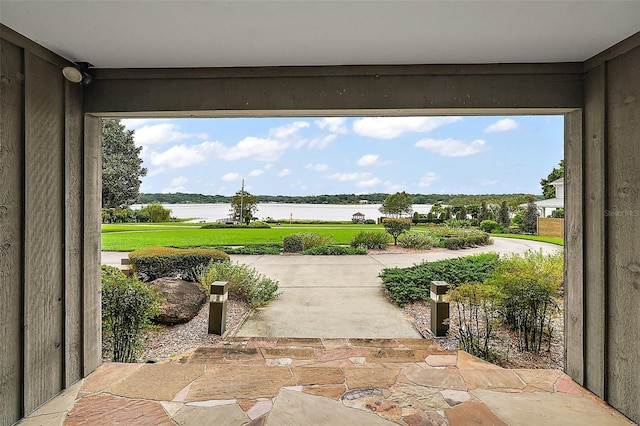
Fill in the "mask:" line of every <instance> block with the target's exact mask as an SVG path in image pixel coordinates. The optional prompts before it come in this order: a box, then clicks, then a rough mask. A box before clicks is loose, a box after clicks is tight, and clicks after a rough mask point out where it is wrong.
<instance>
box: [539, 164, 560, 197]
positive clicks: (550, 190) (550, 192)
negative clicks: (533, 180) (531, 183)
mask: <svg viewBox="0 0 640 426" xmlns="http://www.w3.org/2000/svg"><path fill="white" fill-rule="evenodd" d="M558 166H559V168H557V169H556V168H555V167H554V168H553V170H552V171H551V173H549V176H547V178H546V179H541V180H540V186H541V187H542V195H543V196H544V199H545V200H547V199H549V198H553V197H555V195H556V190H555V188H554V187H553V185H549V184H550V183H551V182H553V181H554V180H558V179H560V178H561V177H564V160H560V163H559V164H558Z"/></svg>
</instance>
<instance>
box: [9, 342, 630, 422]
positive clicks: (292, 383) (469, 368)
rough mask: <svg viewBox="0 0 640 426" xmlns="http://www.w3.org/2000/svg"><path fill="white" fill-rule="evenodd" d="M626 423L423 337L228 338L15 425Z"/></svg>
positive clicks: (552, 375)
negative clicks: (445, 349)
mask: <svg viewBox="0 0 640 426" xmlns="http://www.w3.org/2000/svg"><path fill="white" fill-rule="evenodd" d="M63 424H64V425H67V426H71V425H91V426H102V425H141V426H146V425H167V426H169V425H176V424H177V425H181V426H200V425H225V426H241V425H245V426H293V425H304V426H328V425H331V426H334V425H335V426H359V425H367V426H368V425H371V426H375V425H379V426H392V425H403V426H414V425H437V426H446V425H449V426H467V425H487V426H489V425H494V426H495V425H497V426H503V425H514V426H519V425H523V426H539V425H576V426H578V425H579V426H582V425H607V426H618V425H621V426H622V425H630V424H632V423H631V422H629V421H628V420H627V419H626V418H625V417H624V416H622V415H621V414H620V413H618V412H616V411H615V410H613V409H612V408H610V407H608V406H607V405H606V404H605V403H603V402H602V401H601V400H599V399H598V398H596V397H595V396H594V395H592V394H591V393H589V392H587V391H586V390H584V389H583V388H581V387H580V386H578V385H577V384H576V383H574V382H573V381H572V380H571V379H570V378H569V377H568V376H566V375H565V374H564V373H562V372H561V371H557V370H504V369H501V368H500V367H497V366H495V365H492V364H488V363H486V362H484V361H481V360H479V359H477V358H474V357H472V356H470V355H469V354H467V353H466V352H464V351H453V352H443V351H441V350H440V349H439V348H438V345H437V344H435V343H434V342H432V341H430V340H425V339H373V340H371V339H285V338H280V339H275V338H271V339H265V338H253V339H241V340H238V339H230V340H227V341H224V342H223V343H222V344H219V345H217V346H215V347H202V348H198V349H196V350H194V351H191V352H189V353H186V354H183V355H181V356H178V357H176V359H173V360H171V361H166V362H162V363H159V364H116V363H105V364H103V365H102V366H101V367H100V368H98V370H96V371H95V372H94V373H92V374H91V375H89V377H87V378H86V379H85V380H82V381H80V382H79V383H77V384H76V385H74V386H72V387H70V388H69V389H67V390H66V391H65V392H64V393H63V394H62V395H60V396H59V397H57V398H55V399H54V400H52V401H51V402H50V403H48V404H46V405H44V406H43V407H42V408H40V409H39V410H38V411H36V412H35V413H34V414H33V415H31V416H30V417H29V418H28V419H26V420H25V421H23V422H22V423H21V425H22V426H35V425H47V426H62V425H63Z"/></svg>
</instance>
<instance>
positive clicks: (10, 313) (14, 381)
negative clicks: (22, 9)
mask: <svg viewBox="0 0 640 426" xmlns="http://www.w3.org/2000/svg"><path fill="white" fill-rule="evenodd" d="M0 43H1V44H0V47H1V50H2V54H1V56H0V74H1V81H0V105H2V108H1V113H0V123H1V124H0V182H1V184H0V318H1V319H0V341H1V342H2V344H0V373H1V374H0V395H2V397H0V424H2V425H7V424H12V423H14V422H15V421H16V420H18V419H19V418H20V414H21V412H22V397H21V395H22V349H23V347H22V318H23V313H22V298H23V292H22V288H23V286H22V282H23V270H24V269H23V234H22V223H23V219H24V209H23V201H22V197H23V191H22V188H23V172H22V164H23V162H24V149H23V141H24V126H23V121H22V111H23V109H24V107H23V105H24V98H23V95H22V94H23V80H24V79H23V77H22V76H23V74H24V71H23V66H22V65H23V64H22V50H21V49H20V48H19V47H17V46H15V45H13V44H11V43H8V42H6V41H4V40H0Z"/></svg>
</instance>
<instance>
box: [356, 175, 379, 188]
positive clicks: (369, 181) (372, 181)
mask: <svg viewBox="0 0 640 426" xmlns="http://www.w3.org/2000/svg"><path fill="white" fill-rule="evenodd" d="M380 182H382V181H381V180H380V179H378V178H377V177H373V178H371V179H365V180H361V181H360V182H358V183H357V184H356V186H357V187H359V188H366V187H370V186H376V185H378V184H379V183H380Z"/></svg>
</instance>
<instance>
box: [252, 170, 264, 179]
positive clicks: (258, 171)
mask: <svg viewBox="0 0 640 426" xmlns="http://www.w3.org/2000/svg"><path fill="white" fill-rule="evenodd" d="M263 173H264V170H262V169H253V170H251V171H250V172H249V176H251V177H256V176H260V175H261V174H263Z"/></svg>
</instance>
